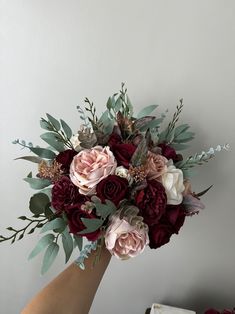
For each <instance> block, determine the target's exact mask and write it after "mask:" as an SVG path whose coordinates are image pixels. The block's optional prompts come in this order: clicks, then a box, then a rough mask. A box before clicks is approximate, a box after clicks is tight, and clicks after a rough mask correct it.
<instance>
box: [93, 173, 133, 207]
mask: <svg viewBox="0 0 235 314" xmlns="http://www.w3.org/2000/svg"><path fill="white" fill-rule="evenodd" d="M96 193H97V196H98V197H99V198H100V199H101V201H102V202H104V201H105V199H107V200H110V201H112V202H113V203H114V204H115V205H116V206H118V204H119V202H120V201H121V200H123V199H124V198H125V197H126V195H127V193H128V180H127V179H125V178H121V177H119V176H116V175H109V176H108V177H106V178H105V179H103V180H102V181H100V182H99V183H98V184H97V186H96Z"/></svg>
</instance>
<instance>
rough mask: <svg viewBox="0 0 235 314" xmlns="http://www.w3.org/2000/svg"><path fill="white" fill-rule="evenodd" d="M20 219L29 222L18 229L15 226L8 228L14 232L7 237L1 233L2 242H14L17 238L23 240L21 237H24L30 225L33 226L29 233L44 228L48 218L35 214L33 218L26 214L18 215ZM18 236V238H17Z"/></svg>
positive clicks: (0, 239)
mask: <svg viewBox="0 0 235 314" xmlns="http://www.w3.org/2000/svg"><path fill="white" fill-rule="evenodd" d="M18 219H20V220H25V221H27V222H28V224H27V225H26V226H25V227H23V228H21V229H18V230H17V229H15V228H13V227H8V228H6V229H7V230H9V231H11V232H13V233H12V235H11V236H9V237H5V236H3V235H0V242H4V241H9V240H11V243H14V242H15V240H21V239H23V237H24V235H25V233H26V231H28V230H29V227H31V229H30V230H29V231H28V232H27V234H31V233H33V232H34V231H35V229H36V228H42V227H43V226H44V225H45V224H46V222H47V220H48V219H47V218H45V216H43V215H34V216H33V217H32V218H28V217H26V216H20V217H18ZM17 237H18V239H17Z"/></svg>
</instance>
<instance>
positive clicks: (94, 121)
mask: <svg viewBox="0 0 235 314" xmlns="http://www.w3.org/2000/svg"><path fill="white" fill-rule="evenodd" d="M84 102H85V104H86V106H87V107H85V109H86V111H87V112H90V114H91V116H92V118H89V117H88V119H89V121H90V122H91V124H92V126H93V127H95V126H96V125H97V123H98V118H97V115H96V108H95V105H94V103H93V102H91V101H90V100H89V99H88V98H87V97H86V98H85V100H84Z"/></svg>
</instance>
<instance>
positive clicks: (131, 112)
mask: <svg viewBox="0 0 235 314" xmlns="http://www.w3.org/2000/svg"><path fill="white" fill-rule="evenodd" d="M126 100H127V107H128V111H129V117H132V116H133V105H132V103H131V100H130V98H129V97H128V95H126Z"/></svg>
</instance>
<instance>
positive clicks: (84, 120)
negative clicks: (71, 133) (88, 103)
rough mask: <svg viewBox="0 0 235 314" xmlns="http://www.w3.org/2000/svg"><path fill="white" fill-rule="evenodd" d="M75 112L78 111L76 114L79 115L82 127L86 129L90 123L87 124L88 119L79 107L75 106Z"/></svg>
mask: <svg viewBox="0 0 235 314" xmlns="http://www.w3.org/2000/svg"><path fill="white" fill-rule="evenodd" d="M77 110H78V113H79V114H80V119H81V120H82V121H83V125H84V126H85V127H86V128H88V127H89V126H90V123H89V119H88V117H87V115H86V114H85V112H84V110H83V109H82V107H81V106H79V105H77Z"/></svg>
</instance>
